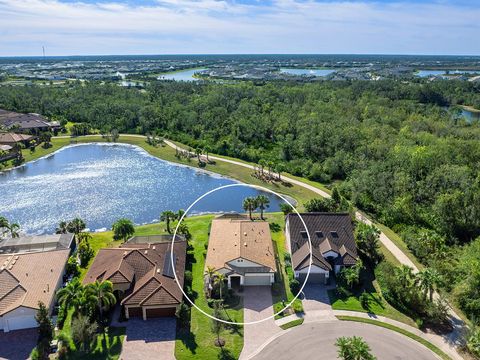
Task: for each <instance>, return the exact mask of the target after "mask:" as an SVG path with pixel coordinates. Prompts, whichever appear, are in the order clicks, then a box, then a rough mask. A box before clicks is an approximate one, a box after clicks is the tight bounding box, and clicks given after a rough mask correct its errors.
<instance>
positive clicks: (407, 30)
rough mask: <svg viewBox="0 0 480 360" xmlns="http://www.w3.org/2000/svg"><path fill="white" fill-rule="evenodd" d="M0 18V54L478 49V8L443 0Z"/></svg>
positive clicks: (86, 10) (287, 1) (293, 2)
mask: <svg viewBox="0 0 480 360" xmlns="http://www.w3.org/2000/svg"><path fill="white" fill-rule="evenodd" d="M474 2H476V1H474ZM0 18H1V19H2V21H1V22H0V56H1V55H3V56H13V55H40V53H41V47H42V46H43V45H45V46H46V47H47V53H48V54H49V55H75V54H193V53H201V54H205V53H397V54H398V53H417V54H479V55H480V45H479V43H478V41H477V40H478V38H479V35H480V22H479V21H478V19H480V7H479V6H476V5H475V4H472V5H468V4H462V5H457V4H455V3H453V2H450V1H442V2H425V1H424V2H408V1H403V2H396V1H394V2H392V1H390V2H381V1H376V2H369V1H342V0H338V1H336V0H333V1H325V2H324V1H313V0H270V1H255V0H243V1H239V0H235V1H234V0H152V1H142V2H140V3H137V4H136V3H135V2H129V1H113V0H112V1H100V0H97V1H94V2H92V1H88V0H83V1H73V2H72V0H70V2H62V1H59V0H0Z"/></svg>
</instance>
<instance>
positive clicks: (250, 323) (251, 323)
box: [170, 183, 313, 326]
mask: <svg viewBox="0 0 480 360" xmlns="http://www.w3.org/2000/svg"><path fill="white" fill-rule="evenodd" d="M237 186H243V187H253V188H255V189H257V190H262V191H265V192H269V193H271V194H274V195H276V196H278V197H279V198H281V199H282V200H283V201H285V202H286V203H287V204H288V205H290V206H291V208H292V209H293V211H294V212H295V213H296V214H297V215H298V216H299V218H300V220H301V221H302V224H303V226H304V227H305V230H306V233H307V238H308V246H309V251H310V259H309V260H310V261H309V264H308V271H307V276H306V278H305V281H304V282H303V284H302V287H301V288H300V290H299V291H298V293H297V295H295V297H294V298H293V299H292V301H290V302H289V303H288V304H287V305H285V307H284V308H282V309H281V310H280V311H277V312H276V313H275V314H273V315H271V316H268V317H266V318H264V319H261V320H256V321H249V322H234V321H228V320H223V319H218V318H216V317H215V316H212V315H210V314H208V313H207V312H205V311H204V310H202V309H201V308H200V307H198V306H197V305H196V304H195V303H194V302H193V301H192V300H190V298H189V297H188V295H187V294H186V293H185V291H184V290H183V287H182V286H180V283H179V281H178V277H177V273H176V271H175V261H174V254H173V247H174V244H175V238H176V237H177V231H178V227H179V226H180V224H181V222H182V221H183V219H184V218H185V216H186V215H187V214H188V212H189V211H190V210H191V209H192V207H193V206H195V204H196V203H197V202H199V201H200V200H202V199H203V198H204V197H206V196H208V195H210V194H212V193H214V192H216V191H218V190H222V189H226V188H230V187H237ZM312 255H313V254H312V240H311V238H310V233H309V231H308V228H307V225H306V224H305V221H304V220H303V218H302V215H300V213H299V212H298V210H297V209H296V208H295V207H294V206H293V205H292V204H291V203H290V201H288V200H287V199H286V198H285V197H284V196H283V195H281V194H279V193H277V192H275V191H273V190H270V189H267V188H264V187H263V186H259V185H253V184H244V183H235V184H228V185H222V186H219V187H217V188H215V189H212V190H210V191H208V192H206V193H205V194H203V195H202V196H200V197H199V198H197V200H195V201H194V202H193V203H192V204H191V205H190V206H189V207H188V208H187V210H185V212H184V213H183V215H182V216H181V218H180V219H179V220H178V223H177V226H176V227H175V231H174V233H173V237H172V244H171V246H170V260H171V264H172V269H173V275H174V276H175V283H176V284H177V286H178V288H179V289H180V290H181V292H182V294H183V296H184V297H185V298H186V299H187V300H188V302H189V303H190V304H192V306H193V307H194V308H195V309H197V310H198V311H200V312H201V313H202V314H203V315H205V316H207V317H209V318H210V319H212V320H216V321H219V322H222V323H224V324H230V325H241V326H245V325H254V324H259V323H261V322H264V321H267V320H270V319H274V318H275V316H277V315H279V314H281V313H282V312H283V311H284V310H286V309H287V308H288V307H290V306H291V305H292V304H293V302H294V301H295V300H297V298H298V296H299V295H300V294H301V293H302V292H303V288H304V287H305V285H306V284H307V281H308V277H309V276H310V271H311V269H312ZM272 305H273V304H272Z"/></svg>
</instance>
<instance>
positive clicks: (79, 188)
mask: <svg viewBox="0 0 480 360" xmlns="http://www.w3.org/2000/svg"><path fill="white" fill-rule="evenodd" d="M233 183H235V181H233V180H231V179H227V178H223V177H220V176H216V175H211V174H209V173H206V172H203V171H199V170H196V169H193V168H190V167H185V166H179V165H175V164H172V163H169V162H166V161H162V160H160V159H157V158H155V157H152V156H150V155H149V154H148V153H146V152H145V151H144V150H143V149H141V148H138V147H134V146H130V145H125V144H115V145H113V144H85V145H77V146H71V147H67V148H64V149H62V150H60V151H58V152H57V153H55V154H54V155H51V156H49V157H47V158H43V159H39V160H37V161H35V162H32V163H28V164H26V165H25V166H22V167H20V168H18V169H15V170H12V171H6V172H4V173H0V194H1V204H2V207H1V208H0V216H5V217H6V218H8V219H9V220H11V221H14V222H18V223H19V224H20V225H21V228H22V230H23V231H26V232H29V233H43V232H53V231H54V229H55V226H56V225H57V224H58V222H59V221H61V220H68V219H72V218H73V217H76V216H79V217H81V218H83V219H85V220H86V222H87V225H88V227H89V228H90V229H91V230H98V229H104V228H110V227H111V225H112V223H113V222H114V221H115V220H117V219H118V218H121V217H127V218H130V219H132V220H133V221H134V222H135V223H136V224H144V223H150V222H154V221H156V220H157V219H158V217H159V215H160V213H161V212H162V211H163V210H174V211H176V210H178V209H186V208H187V207H188V206H189V205H190V204H191V203H192V202H193V201H195V200H196V199H197V198H198V197H199V196H200V195H202V194H204V193H205V192H207V191H209V190H212V189H214V188H216V187H219V186H222V185H227V184H233ZM260 193H262V192H260V191H258V190H256V189H252V188H247V187H234V188H230V189H224V190H220V191H218V192H215V193H213V194H212V195H209V196H207V197H206V198H204V199H202V200H201V201H200V202H199V203H198V204H197V205H196V206H195V207H194V208H193V209H192V212H193V213H202V212H220V211H242V200H243V198H244V197H246V196H256V195H258V194H260ZM266 195H267V196H269V197H270V200H271V205H270V208H269V209H270V210H272V211H278V210H279V202H281V200H280V199H278V198H277V197H276V196H273V195H271V194H266Z"/></svg>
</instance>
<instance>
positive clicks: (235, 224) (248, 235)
mask: <svg viewBox="0 0 480 360" xmlns="http://www.w3.org/2000/svg"><path fill="white" fill-rule="evenodd" d="M205 266H206V267H209V266H210V267H213V268H214V269H215V271H217V272H219V273H222V274H225V276H226V277H227V279H228V287H229V288H230V287H232V286H233V287H236V286H251V285H271V284H273V282H274V280H275V279H274V276H275V272H276V271H277V267H276V263H275V253H274V249H273V243H272V237H271V234H270V227H269V225H268V222H266V221H251V220H250V219H249V218H248V217H246V216H243V215H240V214H225V215H220V216H218V217H216V218H215V219H213V221H212V226H211V229H210V237H209V240H208V249H207V257H206V259H205Z"/></svg>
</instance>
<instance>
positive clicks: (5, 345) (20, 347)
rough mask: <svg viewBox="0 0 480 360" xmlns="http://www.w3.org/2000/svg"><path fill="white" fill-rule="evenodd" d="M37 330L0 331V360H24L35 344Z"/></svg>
mask: <svg viewBox="0 0 480 360" xmlns="http://www.w3.org/2000/svg"><path fill="white" fill-rule="evenodd" d="M37 332H38V330H37V329H26V330H15V331H10V332H7V333H4V332H3V331H0V359H1V360H4V359H8V360H25V359H28V356H29V355H30V352H31V351H32V350H33V348H34V347H35V345H36V344H37Z"/></svg>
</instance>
